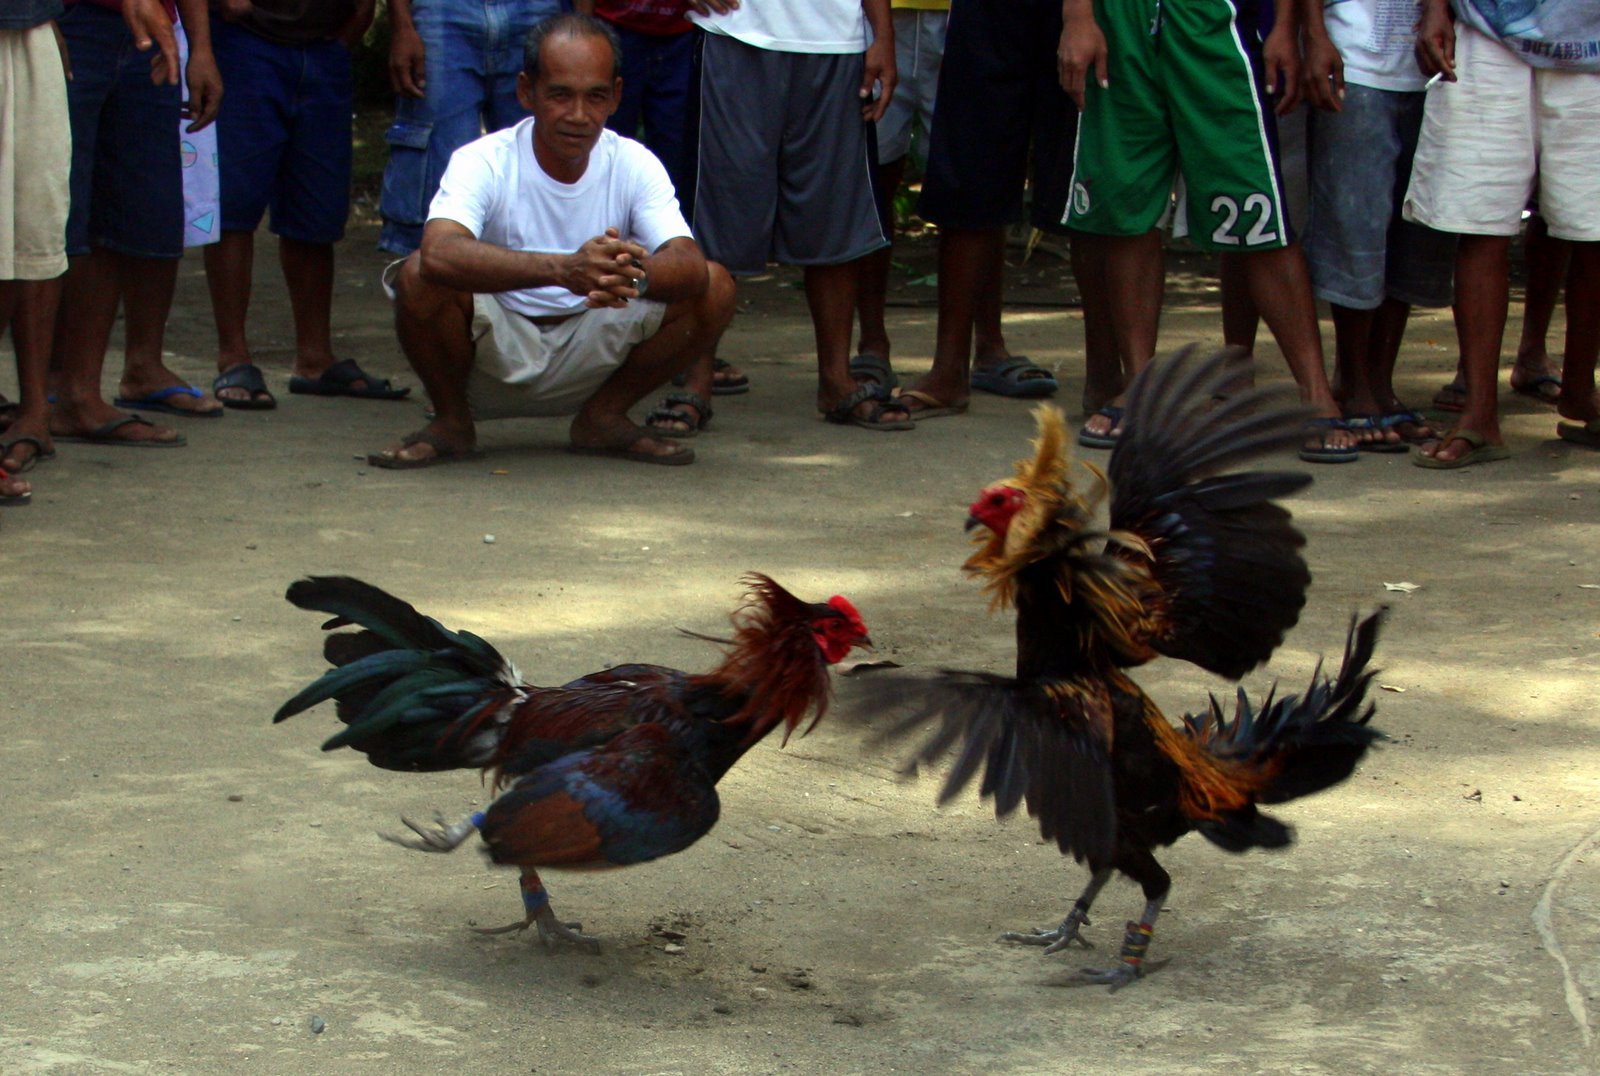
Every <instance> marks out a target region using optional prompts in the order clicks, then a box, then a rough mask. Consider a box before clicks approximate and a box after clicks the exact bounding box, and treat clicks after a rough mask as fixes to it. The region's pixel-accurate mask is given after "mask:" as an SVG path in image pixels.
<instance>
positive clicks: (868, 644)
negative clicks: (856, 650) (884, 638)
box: [856, 635, 878, 654]
mask: <svg viewBox="0 0 1600 1076" xmlns="http://www.w3.org/2000/svg"><path fill="white" fill-rule="evenodd" d="M856 646H858V647H860V648H861V649H862V650H867V651H870V652H872V653H874V654H876V653H877V652H878V648H877V647H875V646H873V645H872V637H871V636H869V635H863V636H862V637H861V638H860V639H859V640H858V641H857V642H856Z"/></svg>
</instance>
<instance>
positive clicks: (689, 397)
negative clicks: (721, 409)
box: [644, 392, 714, 438]
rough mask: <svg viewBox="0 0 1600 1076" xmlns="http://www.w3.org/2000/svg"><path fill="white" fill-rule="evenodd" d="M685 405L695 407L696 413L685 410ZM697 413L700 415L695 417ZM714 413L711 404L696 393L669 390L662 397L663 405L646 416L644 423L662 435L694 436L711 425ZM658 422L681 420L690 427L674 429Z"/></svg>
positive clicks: (650, 429) (653, 431)
mask: <svg viewBox="0 0 1600 1076" xmlns="http://www.w3.org/2000/svg"><path fill="white" fill-rule="evenodd" d="M685 407H692V408H694V414H691V413H690V412H688V411H685V410H683V408H685ZM695 414H698V415H699V416H700V417H699V418H695ZM713 414H714V412H713V411H712V410H711V405H710V404H708V403H706V401H705V400H704V399H703V398H702V397H700V396H698V395H696V394H695V393H692V392H669V393H667V395H665V396H663V397H662V398H661V405H660V406H659V407H657V408H655V409H654V410H652V411H651V412H650V413H649V414H648V415H646V416H645V418H644V424H645V427H646V428H647V429H648V430H649V431H650V432H651V433H656V434H660V435H661V436H662V437H677V438H685V437H694V436H696V435H698V434H699V433H700V431H701V430H703V429H705V428H706V427H707V426H709V425H711V417H712V415H713ZM657 422H681V423H683V424H684V425H685V426H687V427H689V428H688V429H686V430H674V429H669V428H667V427H665V426H657V425H656V423H657Z"/></svg>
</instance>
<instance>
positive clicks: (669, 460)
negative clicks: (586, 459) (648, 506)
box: [567, 430, 694, 467]
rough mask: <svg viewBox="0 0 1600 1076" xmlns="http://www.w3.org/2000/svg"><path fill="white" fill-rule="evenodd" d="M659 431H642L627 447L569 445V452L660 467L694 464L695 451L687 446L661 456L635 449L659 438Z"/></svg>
mask: <svg viewBox="0 0 1600 1076" xmlns="http://www.w3.org/2000/svg"><path fill="white" fill-rule="evenodd" d="M660 435H661V434H660V431H659V430H641V431H639V434H638V436H636V437H635V438H634V439H633V440H631V441H629V442H628V443H627V444H626V445H611V446H607V445H596V446H592V447H591V446H588V445H568V446H567V451H568V452H570V453H572V454H573V455H574V456H600V457H603V458H606V459H616V460H627V461H628V462H629V463H653V464H655V465H656V466H658V467H687V466H688V465H689V464H691V463H693V462H694V449H692V448H690V447H688V446H687V445H683V446H680V448H679V450H678V451H677V452H669V453H667V454H666V455H661V454H660V453H656V452H644V451H641V450H639V449H636V448H634V447H633V446H634V445H637V444H638V443H639V442H640V441H645V440H649V439H651V438H655V437H659V436H660Z"/></svg>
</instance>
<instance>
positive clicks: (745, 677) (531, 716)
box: [273, 573, 871, 948]
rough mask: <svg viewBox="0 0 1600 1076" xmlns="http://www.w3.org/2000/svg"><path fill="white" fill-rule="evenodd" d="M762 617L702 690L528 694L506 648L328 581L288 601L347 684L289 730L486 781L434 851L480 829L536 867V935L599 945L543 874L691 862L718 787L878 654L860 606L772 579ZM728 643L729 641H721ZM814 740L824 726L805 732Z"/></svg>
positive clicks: (528, 878)
mask: <svg viewBox="0 0 1600 1076" xmlns="http://www.w3.org/2000/svg"><path fill="white" fill-rule="evenodd" d="M746 584H747V587H748V590H747V595H746V601H745V604H744V605H743V606H742V607H741V608H740V609H739V610H738V611H737V612H735V613H734V615H733V624H734V634H733V638H732V639H731V640H728V641H727V643H726V645H727V647H728V650H727V653H726V655H725V656H724V658H723V660H722V662H721V664H719V665H718V666H717V667H716V668H715V669H713V670H711V671H710V672H708V673H703V674H698V675H696V674H690V673H686V672H681V671H679V670H677V669H669V668H664V667H662V666H659V665H620V666H617V667H615V668H611V669H606V670H604V671H602V672H597V673H593V674H591V675H589V676H585V677H583V678H582V679H579V680H574V681H573V682H572V683H570V684H567V685H566V686H565V687H559V688H543V687H535V686H533V685H531V684H527V683H524V682H523V681H522V680H521V678H520V677H519V676H518V675H517V672H516V670H515V669H514V668H512V666H511V665H510V664H509V663H508V662H507V661H506V660H505V659H504V658H503V657H501V656H500V654H499V653H498V652H496V651H495V649H494V648H493V647H492V646H490V645H489V644H488V643H486V642H484V641H483V640H482V639H480V638H478V637H477V636H475V635H472V634H471V633H469V632H452V631H447V630H446V629H444V628H442V627H441V626H440V625H439V624H438V622H437V621H435V620H433V619H431V618H429V617H425V616H422V615H421V614H419V613H418V612H417V611H416V610H415V609H413V608H412V607H411V606H410V605H407V604H406V603H405V602H402V601H400V600H399V599H398V598H395V597H393V596H391V595H389V594H386V593H384V592H383V591H381V590H379V589H378V588H377V587H374V586H370V585H368V584H366V583H362V582H360V581H359V580H355V579H349V578H342V577H336V578H328V577H324V578H312V579H305V580H301V581H299V582H297V583H295V584H293V585H292V586H290V587H289V591H288V594H287V597H288V599H289V601H291V602H293V603H294V604H295V605H297V606H299V607H300V608H302V609H313V610H317V611H319V612H324V613H331V614H333V619H332V620H329V621H328V622H327V623H326V624H324V625H323V627H324V628H326V629H332V628H340V627H346V626H349V625H352V624H355V625H359V626H360V627H361V628H363V629H364V630H362V631H358V632H340V633H337V634H333V635H329V636H328V637H327V642H326V646H325V653H326V655H327V658H328V661H329V662H330V663H332V664H333V665H334V666H336V668H334V669H333V670H331V671H330V672H328V673H325V674H324V675H323V676H322V678H321V679H319V680H317V681H316V682H315V683H313V684H312V685H311V686H310V687H308V688H306V689H305V690H304V691H302V692H301V693H300V694H298V695H296V696H295V697H294V698H292V699H290V700H289V701H288V702H286V703H284V705H283V707H282V709H280V710H279V711H278V713H277V715H276V716H275V717H274V718H273V720H274V721H282V720H283V719H284V718H287V717H292V716H293V715H295V714H297V713H300V712H301V711H303V710H306V709H308V708H310V707H312V706H315V705H316V704H317V703H319V702H323V701H324V700H327V699H336V700H337V701H338V715H339V719H340V720H341V721H343V722H344V723H345V724H346V725H348V726H349V727H348V728H346V729H345V730H344V731H343V732H341V733H339V734H338V735H337V736H334V737H333V738H332V739H330V740H328V742H327V743H325V744H323V750H325V751H331V750H333V749H335V748H339V747H353V748H355V749H356V750H357V751H361V752H362V753H364V754H365V755H366V756H367V758H368V760H370V761H371V762H372V764H373V765H375V766H381V767H383V768H384V769H390V770H451V769H482V770H486V771H488V772H489V773H490V774H491V775H492V785H493V790H494V791H495V792H497V793H498V795H497V797H496V798H495V799H494V801H493V802H492V803H490V804H489V806H488V807H487V808H486V809H485V810H483V811H479V812H475V813H473V814H472V815H471V816H469V817H467V818H465V819H463V820H462V821H460V822H456V823H454V824H446V823H445V822H444V819H443V818H442V817H438V816H436V818H437V822H436V824H433V825H426V824H419V823H415V822H412V821H410V820H409V819H407V820H405V822H406V825H408V826H410V827H411V829H412V830H413V831H414V832H415V833H416V836H415V837H408V838H398V837H396V838H391V839H392V840H395V841H397V842H398V843H401V844H404V845H406V846H407V847H410V848H417V849H420V850H422V851H426V852H449V851H453V850H454V849H455V848H456V847H458V846H459V845H460V844H461V843H462V842H464V841H465V840H466V839H467V838H468V837H470V836H471V835H472V833H473V832H474V831H476V832H478V833H479V834H481V835H482V837H483V840H484V844H485V845H486V846H487V851H488V854H489V857H490V858H491V859H492V860H494V862H496V863H502V864H511V865H516V866H518V867H521V868H522V902H523V906H524V908H525V910H526V916H525V918H524V919H523V920H522V921H521V922H517V923H513V924H511V925H509V926H506V927H500V928H496V929H493V930H488V931H484V933H502V932H504V931H508V930H519V929H525V928H527V927H528V926H533V927H536V928H537V929H538V931H539V936H540V938H541V939H543V940H544V941H545V942H546V943H549V942H550V941H551V940H552V939H555V938H560V939H564V940H566V941H570V942H576V943H580V944H583V945H586V946H588V947H590V948H594V947H596V945H597V943H596V942H595V940H594V939H593V938H590V937H587V936H585V935H583V934H580V933H578V931H579V930H580V929H581V927H580V926H579V924H576V923H570V924H569V923H563V922H561V921H560V920H558V919H557V918H556V916H555V914H554V912H552V911H551V909H550V897H549V895H548V893H547V892H546V891H545V888H544V883H543V882H542V881H541V880H540V878H539V868H541V867H568V868H598V867H621V866H627V865H630V864H634V863H645V862H648V861H650V860H652V859H658V858H660V857H661V856H665V855H670V854H672V853H673V852H680V851H682V850H683V849H685V848H687V847H689V846H690V845H691V844H693V843H694V842H695V841H697V840H699V839H700V838H701V837H703V836H704V835H705V834H706V833H707V832H708V831H709V830H710V829H711V827H712V826H713V825H715V824H716V821H717V815H718V812H719V810H720V804H719V801H718V798H717V789H716V785H717V781H718V780H720V779H721V777H722V775H723V774H725V773H727V772H728V769H729V768H730V767H731V766H732V765H733V764H734V763H735V762H737V761H738V760H739V758H740V756H742V755H743V754H744V753H745V752H746V751H747V750H749V749H750V748H751V747H752V746H754V745H755V744H756V743H758V742H760V740H761V739H762V738H763V737H765V736H766V735H767V733H769V732H771V731H772V730H773V729H774V728H777V727H778V726H780V725H782V726H783V728H784V738H785V740H787V739H788V735H789V733H791V732H793V731H794V730H795V728H797V727H798V726H800V724H801V723H802V722H804V721H805V720H806V718H807V717H808V716H809V717H810V720H811V724H812V725H814V724H815V723H816V721H817V720H818V719H820V718H821V717H822V714H823V712H824V711H825V710H826V709H827V706H828V701H829V698H830V680H829V675H828V666H829V665H831V664H834V663H837V662H839V661H841V660H842V659H843V658H844V657H845V655H846V654H848V653H849V652H850V650H851V649H852V648H854V647H857V646H870V645H871V641H870V640H869V639H868V638H867V632H866V626H865V625H864V624H863V623H862V620H861V616H860V614H859V613H857V612H856V609H855V607H854V606H853V605H851V604H850V602H849V601H847V600H846V599H844V598H842V597H834V598H830V599H829V600H828V601H827V603H826V604H810V603H807V602H803V601H801V600H800V599H799V598H796V597H795V596H794V595H793V594H790V593H789V592H788V591H787V590H785V589H783V588H782V587H780V586H779V585H778V584H777V583H775V582H773V581H772V580H771V579H769V578H767V577H766V576H764V575H759V574H754V573H752V574H751V575H749V576H747V577H746ZM711 641H713V642H716V641H718V640H711ZM806 727H807V729H808V730H809V728H810V727H811V725H807V726H806Z"/></svg>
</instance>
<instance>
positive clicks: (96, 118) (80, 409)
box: [50, 5, 184, 446]
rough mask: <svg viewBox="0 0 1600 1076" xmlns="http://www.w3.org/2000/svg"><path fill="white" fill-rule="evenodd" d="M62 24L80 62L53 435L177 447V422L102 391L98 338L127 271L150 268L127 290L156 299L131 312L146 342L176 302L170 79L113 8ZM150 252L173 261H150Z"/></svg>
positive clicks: (102, 342)
mask: <svg viewBox="0 0 1600 1076" xmlns="http://www.w3.org/2000/svg"><path fill="white" fill-rule="evenodd" d="M61 32H62V35H63V37H64V38H65V39H66V41H67V45H68V48H69V49H70V50H71V53H72V55H73V56H74V57H76V58H77V59H78V60H79V61H80V62H81V64H82V70H81V71H79V72H78V73H77V75H76V77H75V78H74V79H73V81H72V83H71V85H70V87H69V89H68V100H69V102H70V108H71V118H72V136H73V137H72V145H73V150H72V191H73V198H72V209H71V213H70V216H69V217H68V221H67V229H66V235H67V253H68V255H69V260H70V266H69V268H68V270H67V276H66V280H65V282H64V284H63V292H62V303H61V308H60V311H59V313H58V315H57V325H56V332H55V339H54V341H53V348H52V351H53V357H54V365H55V366H56V368H57V369H58V371H59V373H58V377H57V383H56V393H57V402H56V404H55V406H54V408H53V410H52V412H51V416H50V426H51V435H52V437H54V438H58V439H61V438H67V439H72V440H85V441H93V442H95V443H100V444H120V445H143V446H158V445H161V446H177V445H181V444H183V441H184V439H183V437H182V436H181V435H179V434H178V432H177V431H176V430H173V429H169V428H167V427H164V426H158V425H155V424H154V423H151V422H148V421H145V420H144V419H141V418H138V417H136V416H133V415H127V414H124V413H122V412H121V411H118V410H117V409H116V408H115V407H113V406H112V405H111V404H110V403H108V402H107V401H106V399H105V397H104V396H103V395H102V391H101V376H102V374H103V372H104V369H105V359H106V348H107V347H108V345H109V344H110V340H111V330H112V326H113V325H114V324H115V322H116V317H117V306H118V303H119V301H120V299H121V293H122V284H123V280H124V278H125V277H126V278H128V279H130V280H131V279H132V277H133V276H134V275H135V274H137V273H140V272H146V273H149V274H150V277H151V280H152V281H153V286H146V287H144V288H139V287H135V289H134V292H133V297H134V298H136V299H139V300H141V301H143V302H147V303H154V304H159V305H158V306H157V307H155V308H150V307H146V308H142V309H140V310H138V311H136V312H131V318H132V322H133V343H134V345H135V346H136V347H137V348H139V349H141V350H147V349H149V348H150V347H151V341H150V339H149V337H150V335H151V334H152V333H156V334H158V335H157V339H156V341H155V343H154V347H155V349H156V351H157V352H158V354H157V356H156V357H157V361H159V348H160V343H159V329H158V328H157V326H159V325H164V323H165V321H166V316H167V312H168V310H169V309H170V306H171V302H172V290H171V285H172V283H173V282H175V280H176V273H177V259H178V258H180V257H182V255H183V187H182V174H183V173H182V164H181V159H180V156H179V146H178V138H177V130H178V122H179V116H180V102H179V95H178V89H177V87H176V86H165V85H161V86H158V85H153V84H152V83H151V81H150V72H149V63H148V60H147V59H146V58H145V57H144V56H143V55H142V54H140V53H139V51H138V50H137V49H136V48H135V47H134V41H133V35H132V33H131V32H130V31H129V30H128V28H127V26H126V24H124V23H123V21H122V18H121V17H120V16H119V15H118V14H117V13H116V12H113V11H109V10H106V9H104V8H99V7H94V6H91V5H79V6H78V7H75V8H74V9H73V10H72V11H71V12H70V13H69V15H68V16H67V17H66V18H64V19H63V21H62V24H61ZM151 261H159V262H170V263H171V264H155V265H151V264H149V263H150V262H151Z"/></svg>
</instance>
